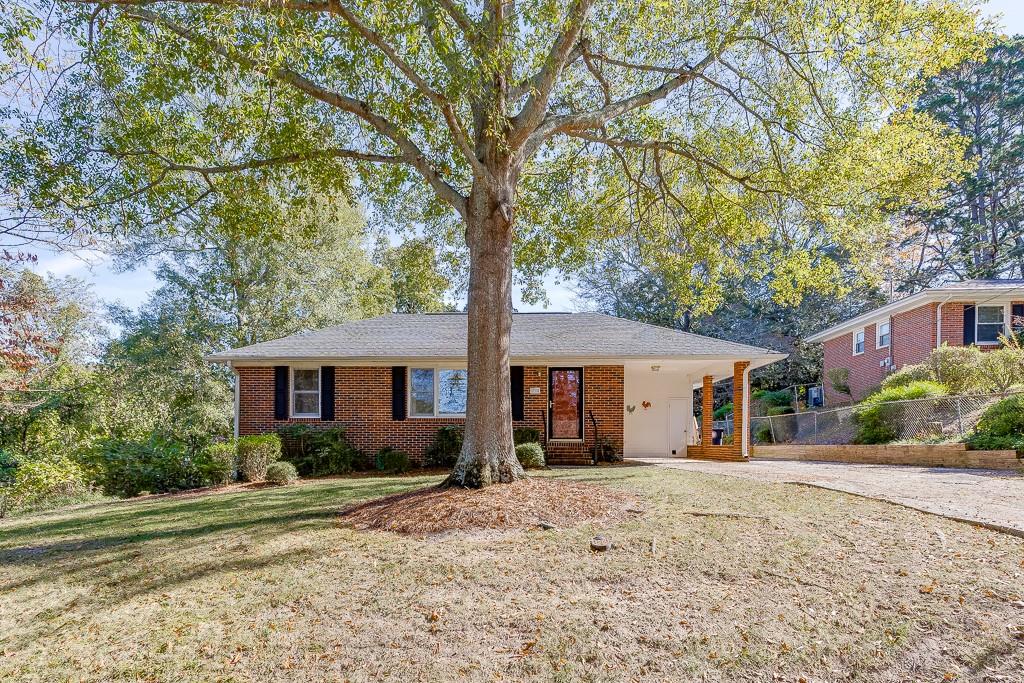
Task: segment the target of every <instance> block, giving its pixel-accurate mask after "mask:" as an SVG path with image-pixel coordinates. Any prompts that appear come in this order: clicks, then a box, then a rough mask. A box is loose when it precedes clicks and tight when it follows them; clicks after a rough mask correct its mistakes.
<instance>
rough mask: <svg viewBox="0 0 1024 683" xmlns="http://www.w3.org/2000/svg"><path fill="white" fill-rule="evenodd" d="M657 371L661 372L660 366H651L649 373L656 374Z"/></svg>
mask: <svg viewBox="0 0 1024 683" xmlns="http://www.w3.org/2000/svg"><path fill="white" fill-rule="evenodd" d="M658 370H661V366H660V365H652V366H651V372H657V371H658Z"/></svg>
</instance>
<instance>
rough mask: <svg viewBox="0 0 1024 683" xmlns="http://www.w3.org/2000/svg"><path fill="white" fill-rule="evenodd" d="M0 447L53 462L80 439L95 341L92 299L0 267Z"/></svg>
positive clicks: (83, 291)
mask: <svg viewBox="0 0 1024 683" xmlns="http://www.w3.org/2000/svg"><path fill="white" fill-rule="evenodd" d="M0 283H2V284H3V286H2V287H0V311H2V313H0V318H2V319H0V345H2V351H0V378H2V382H3V384H2V385H0V449H4V448H8V449H10V450H12V451H13V452H14V453H16V454H18V455H20V456H31V457H37V456H41V455H51V456H56V455H59V454H61V453H68V452H69V451H70V443H72V442H75V441H77V440H79V439H80V438H81V437H82V433H83V430H84V429H85V428H84V426H83V425H84V422H83V416H84V410H85V406H86V404H87V401H88V396H89V395H90V391H91V389H90V382H91V381H92V375H93V372H92V370H90V369H89V368H88V367H86V364H87V363H89V362H90V361H91V360H94V359H95V357H96V354H97V353H98V352H99V349H100V345H101V342H102V338H103V328H102V325H101V323H100V316H99V311H98V307H97V304H96V301H95V300H94V298H93V297H92V295H91V293H90V291H89V289H88V287H86V286H85V284H84V283H82V282H81V281H80V280H77V279H75V278H55V277H42V276H40V275H37V274H36V273H35V272H33V271H32V270H31V269H29V268H28V267H26V265H25V264H12V263H7V264H5V265H0Z"/></svg>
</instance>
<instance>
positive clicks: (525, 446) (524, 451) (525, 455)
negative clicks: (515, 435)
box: [516, 443, 544, 470]
mask: <svg viewBox="0 0 1024 683" xmlns="http://www.w3.org/2000/svg"><path fill="white" fill-rule="evenodd" d="M516 457H517V458H519V464H520V465H522V466H523V468H524V469H528V470H532V469H537V468H539V467H544V449H543V448H541V446H540V444H539V443H521V444H519V445H518V446H516Z"/></svg>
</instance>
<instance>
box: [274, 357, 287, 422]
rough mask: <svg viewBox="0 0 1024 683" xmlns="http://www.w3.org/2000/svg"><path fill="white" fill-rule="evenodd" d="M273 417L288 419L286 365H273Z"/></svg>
mask: <svg viewBox="0 0 1024 683" xmlns="http://www.w3.org/2000/svg"><path fill="white" fill-rule="evenodd" d="M274 419H275V420H287V419H288V366H287V365H275V366H274Z"/></svg>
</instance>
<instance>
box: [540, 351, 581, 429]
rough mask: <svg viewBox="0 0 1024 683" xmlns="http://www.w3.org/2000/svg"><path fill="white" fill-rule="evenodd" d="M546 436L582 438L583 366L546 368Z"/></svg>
mask: <svg viewBox="0 0 1024 683" xmlns="http://www.w3.org/2000/svg"><path fill="white" fill-rule="evenodd" d="M548 397H549V400H548V438H549V439H582V438H583V368H549V369H548Z"/></svg>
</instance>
